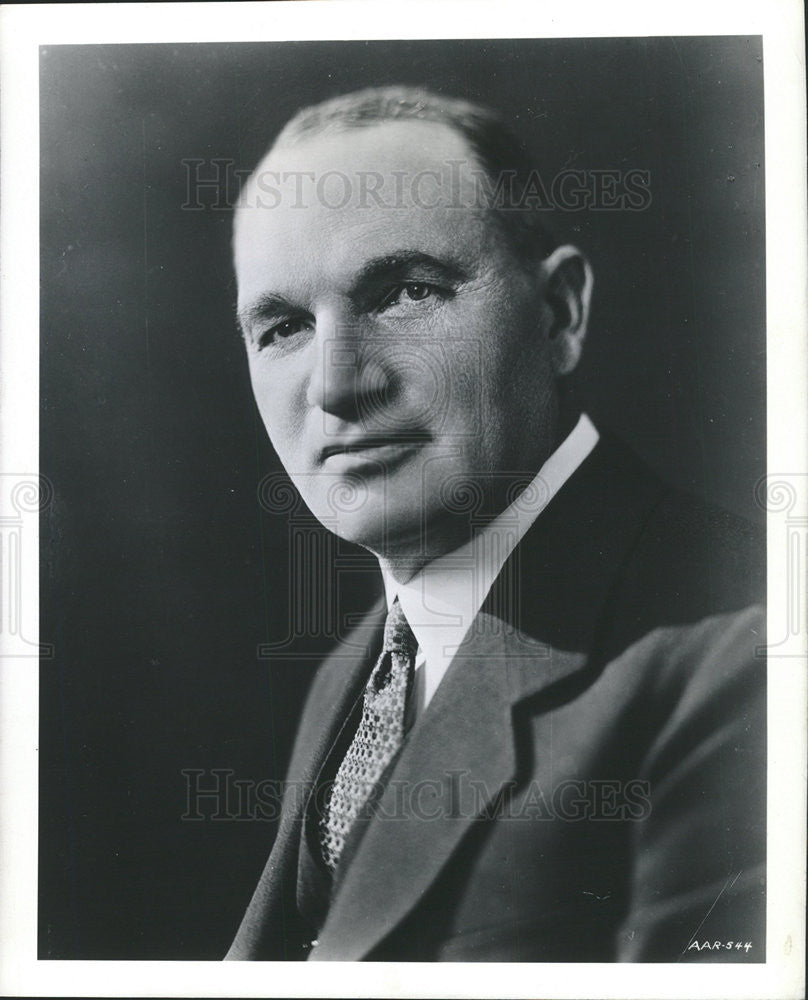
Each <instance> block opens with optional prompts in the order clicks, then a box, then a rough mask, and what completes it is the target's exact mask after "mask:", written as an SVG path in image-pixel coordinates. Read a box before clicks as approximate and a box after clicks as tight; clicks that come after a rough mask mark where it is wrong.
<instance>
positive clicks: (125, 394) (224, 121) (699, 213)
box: [40, 37, 765, 959]
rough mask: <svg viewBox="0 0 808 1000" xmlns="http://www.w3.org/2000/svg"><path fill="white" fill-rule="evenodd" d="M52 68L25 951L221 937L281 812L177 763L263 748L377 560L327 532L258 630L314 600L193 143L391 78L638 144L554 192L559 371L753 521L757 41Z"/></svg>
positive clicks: (288, 728) (181, 52) (270, 764)
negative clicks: (564, 306) (272, 504)
mask: <svg viewBox="0 0 808 1000" xmlns="http://www.w3.org/2000/svg"><path fill="white" fill-rule="evenodd" d="M41 67H42V71H41V108H42V119H41V155H42V174H41V180H42V186H41V192H42V194H41V238H42V275H41V276H42V318H41V379H42V380H41V398H42V419H41V469H42V472H43V474H44V475H46V476H48V477H49V479H50V480H51V481H52V484H53V488H54V499H53V502H52V503H51V505H50V506H49V507H48V509H47V510H46V511H45V512H44V515H43V525H42V538H41V548H42V559H43V567H42V588H41V590H42V593H41V616H42V621H41V635H42V639H43V641H48V642H52V643H54V644H55V651H56V652H55V656H54V657H53V659H51V660H49V661H46V662H44V663H43V667H42V686H41V692H42V693H41V743H40V753H41V777H40V795H41V798H40V824H41V841H40V928H41V934H40V955H41V957H43V958H96V959H105V958H108V959H113V958H115V959H123V958H150V959H172V958H188V959H192V958H193V959H196V958H212V959H216V958H220V957H221V956H222V955H223V953H224V952H225V950H226V949H227V946H228V945H229V942H230V940H231V938H232V936H233V934H234V932H235V929H236V927H237V925H238V922H239V920H240V917H241V915H242V913H243V910H244V908H245V906H246V903H247V901H248V899H249V896H250V895H251V893H252V890H253V888H254V886H255V884H256V881H257V878H258V875H259V872H260V870H261V868H262V866H263V863H264V861H265V859H266V856H267V854H268V851H269V848H270V845H271V843H272V839H273V835H274V823H273V822H272V821H271V820H253V821H249V820H245V819H242V820H241V821H239V820H235V819H231V820H227V819H224V820H222V819H220V820H216V819H213V818H210V814H211V813H212V812H213V811H214V804H213V803H211V802H210V801H206V802H203V803H201V804H200V809H201V811H202V812H203V813H207V814H208V818H206V819H202V820H200V821H197V822H192V821H188V820H183V819H182V816H183V814H184V813H185V811H186V787H187V778H186V777H185V776H184V775H183V773H182V772H183V770H187V769H199V770H204V771H206V772H208V771H210V769H214V768H219V769H228V770H230V771H232V772H233V774H232V778H234V779H236V780H245V781H248V780H255V781H257V780H261V779H266V778H280V777H282V775H283V773H284V768H285V765H286V761H287V758H288V752H289V745H290V741H291V738H292V736H293V733H294V728H295V721H296V717H297V713H298V711H299V707H300V704H301V700H302V698H303V696H304V694H305V690H306V686H307V684H308V682H309V680H310V678H311V675H312V671H313V670H314V668H315V665H316V656H317V655H318V654H319V652H321V651H322V650H323V648H324V647H325V646H327V645H328V644H329V642H330V640H329V638H328V635H327V633H328V631H329V628H331V629H332V631H333V627H336V628H337V629H338V630H339V629H341V628H342V627H343V625H344V620H345V618H346V616H347V615H349V614H350V613H351V612H353V611H356V609H358V608H361V607H362V606H364V605H365V604H366V603H367V602H368V601H369V599H370V597H371V594H372V592H373V591H374V589H375V588H376V586H377V585H378V581H377V579H376V575H375V573H374V572H373V571H372V570H368V569H367V567H368V566H369V563H368V559H367V557H362V556H361V555H358V554H357V552H356V550H352V549H350V548H349V547H348V546H342V545H340V546H339V547H338V550H339V551H338V553H337V560H338V561H339V560H341V561H342V563H343V565H344V564H345V563H346V562H347V564H348V566H349V569H351V570H353V569H354V568H356V569H357V570H358V572H350V573H349V574H348V576H347V580H348V584H347V585H345V586H342V587H341V590H340V596H339V604H338V605H337V606H336V608H335V610H334V615H333V617H334V621H332V622H331V623H330V625H329V624H328V623H323V622H322V621H320V622H317V621H315V622H313V623H312V622H308V623H302V627H301V628H300V629H298V631H301V632H302V633H303V635H302V636H301V637H299V638H298V639H297V640H296V641H295V643H294V645H293V646H292V647H291V648H287V649H284V648H282V649H281V650H280V651H278V652H275V653H274V654H273V655H272V656H271V657H270V658H269V659H266V658H261V657H260V656H259V655H258V653H257V649H258V646H259V644H261V643H266V642H274V643H281V644H282V643H283V640H285V638H286V637H287V634H289V632H290V620H291V619H293V618H294V612H295V609H299V608H301V607H308V606H309V604H308V603H307V602H303V603H301V599H300V598H298V597H295V595H294V593H292V587H291V586H290V579H291V577H290V559H289V556H288V553H289V549H290V532H292V531H294V530H295V529H296V527H298V526H299V525H300V524H301V523H302V524H303V526H304V528H305V530H306V531H309V530H310V528H311V525H310V522H308V521H307V520H306V517H305V515H303V514H300V513H299V512H298V511H295V513H294V516H293V517H290V516H288V515H286V514H278V513H275V514H273V513H270V512H267V511H266V510H265V509H264V508H263V507H262V506H261V504H260V503H259V501H258V485H259V483H260V481H261V480H262V477H264V476H265V475H266V474H268V473H272V472H278V471H279V466H278V463H277V460H276V459H275V457H274V455H273V454H272V452H271V449H270V448H269V445H268V443H267V442H266V440H265V434H264V430H263V427H262V425H261V423H260V420H259V419H258V417H257V414H256V411H255V408H254V405H253V402H252V399H251V395H250V389H249V382H248V377H247V370H246V362H245V359H244V358H243V357H242V348H241V344H240V341H239V338H238V335H237V333H236V331H235V326H234V323H233V319H232V304H233V299H234V287H233V281H232V277H231V270H230V261H229V237H230V224H231V213H230V211H228V210H217V209H215V208H214V207H213V205H214V203H215V202H217V200H218V201H220V203H223V202H224V201H226V200H227V197H228V194H229V193H228V192H226V191H224V190H222V191H221V192H220V196H219V197H218V198H217V193H216V192H214V191H208V192H207V193H205V194H203V195H201V196H200V197H201V200H202V202H203V203H204V204H205V205H206V206H207V207H206V208H205V209H204V210H202V211H190V210H187V209H183V205H184V204H185V203H186V202H187V195H186V181H187V168H186V167H185V166H184V165H183V161H184V160H188V159H193V158H196V159H203V160H205V161H210V160H211V159H212V158H218V159H221V160H225V161H230V162H231V163H232V164H234V165H235V167H237V168H239V169H241V168H251V167H253V166H255V164H256V162H257V160H258V159H259V158H260V156H261V154H262V152H263V151H264V149H265V148H266V146H267V145H268V143H269V140H270V139H271V137H272V135H273V133H274V132H275V131H276V130H277V129H278V128H279V126H280V125H281V124H283V122H284V121H285V120H286V119H287V118H288V117H289V116H290V115H291V114H292V113H293V112H294V111H295V110H296V109H297V108H298V107H300V106H301V105H303V104H305V103H309V102H311V101H315V100H319V99H321V98H324V97H326V96H330V95H332V94H334V93H339V92H343V91H347V90H350V89H354V88H356V87H359V86H365V85H370V84H381V83H396V82H403V83H412V84H425V85H427V86H429V87H430V88H432V89H433V90H436V91H440V92H446V93H450V94H454V95H458V96H465V97H469V98H471V99H472V100H478V101H481V102H483V103H486V104H489V105H491V106H494V107H498V108H501V109H502V110H504V111H505V112H506V113H507V114H508V115H509V116H510V117H511V120H512V121H513V124H514V126H515V128H516V129H517V130H518V131H519V132H520V133H521V134H522V136H523V137H524V139H525V141H526V142H527V143H528V144H529V145H530V146H531V147H532V148H533V149H534V150H535V152H536V154H537V165H538V166H539V168H540V170H541V173H542V176H543V177H546V178H551V177H552V176H553V175H554V174H555V173H556V172H557V171H558V170H560V169H563V168H564V167H574V168H576V169H583V170H588V169H622V170H627V169H632V168H638V169H644V170H649V171H650V189H651V195H652V201H651V204H650V206H649V207H648V208H647V209H646V210H645V211H642V212H627V211H620V212H594V211H582V212H578V213H573V214H565V213H561V212H557V213H555V214H554V217H553V218H552V219H551V220H549V221H550V223H551V225H552V226H553V227H554V228H555V230H556V232H557V233H558V234H559V235H561V236H563V237H565V238H566V239H568V240H569V241H570V242H576V243H577V244H579V245H580V246H581V248H582V249H583V250H584V251H585V252H586V253H587V254H588V255H589V257H590V259H591V261H592V263H593V267H594V271H595V276H596V283H595V299H594V313H593V317H592V324H591V327H590V338H589V342H588V345H587V350H586V353H585V361H584V363H583V365H582V368H581V371H580V372H579V373H578V374H576V375H575V376H574V378H575V389H576V392H578V393H579V394H580V396H581V398H582V399H584V400H585V402H586V405H587V408H588V410H589V412H590V413H591V414H592V415H593V416H594V418H595V420H596V423H598V424H600V425H603V426H610V427H611V428H612V429H614V430H615V431H617V432H618V433H619V434H621V435H622V436H623V437H624V438H625V439H626V440H627V441H628V442H629V443H630V444H632V445H633V446H634V448H635V449H636V450H637V451H638V452H639V453H640V454H641V455H642V456H644V457H645V458H646V459H647V460H648V461H649V463H650V464H651V465H652V466H654V467H655V468H656V469H657V470H658V471H659V472H660V473H662V474H663V475H664V476H666V477H667V478H668V479H670V480H672V481H673V482H675V483H677V484H679V485H681V486H684V487H686V488H688V489H690V490H693V491H695V492H697V493H699V494H701V495H702V496H705V497H707V498H709V499H712V500H714V501H716V502H718V503H720V504H722V505H724V506H726V507H728V508H731V509H733V510H735V511H737V512H739V513H741V514H743V515H745V516H747V517H749V518H754V519H758V518H759V516H760V515H759V512H758V511H757V509H756V507H755V504H754V499H753V489H754V485H755V483H756V481H757V480H758V478H759V477H760V476H761V475H762V474H763V472H764V468H765V465H764V462H765V445H764V442H765V423H764V389H765V384H764V377H765V356H764V349H765V330H764V318H765V296H764V186H763V95H762V64H761V45H760V41H759V39H757V38H755V39H748V38H739V37H733V38H680V39H664V38H663V39H642V38H637V39H628V40H621V39H606V40H560V41H544V40H541V41H495V42H486V41H482V42H467V41H455V42H422V41H419V42H370V43H362V42H352V43H277V44H228V45H207V44H206V45H190V44H189V45H138V46H126V45H115V46H113V45H104V46H79V47H76V46H65V47H50V48H46V49H43V50H42V62H41ZM202 169H203V173H205V172H207V175H208V176H209V175H210V173H211V172H212V170H213V167H212V166H210V165H208V166H206V167H204V168H202ZM230 193H232V192H230ZM300 518H302V521H301V520H300ZM329 537H330V536H329ZM319 538H320V541H321V542H322V543H323V544H325V543H326V538H325V536H323V535H321V536H319ZM333 547H334V546H333V545H332V548H333ZM336 572H337V571H336V570H335V574H336ZM345 578H346V574H345V573H344V572H343V573H341V575H340V580H341V581H343V583H344V581H345ZM310 606H312V607H316V606H317V601H316V600H314V601H312V602H311V605H310ZM290 616H291V618H290ZM293 654H296V655H293ZM202 780H203V781H205V782H207V783H208V784H210V783H212V782H213V780H214V778H213V776H212V775H209V774H207V775H206V776H205V777H204V778H203V779H202ZM230 808H231V810H235V809H236V805H234V803H233V802H232V801H231V804H230Z"/></svg>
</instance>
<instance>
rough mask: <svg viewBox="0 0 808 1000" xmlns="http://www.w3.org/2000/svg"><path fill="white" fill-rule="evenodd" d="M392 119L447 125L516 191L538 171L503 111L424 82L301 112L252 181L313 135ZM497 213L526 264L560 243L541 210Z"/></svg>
mask: <svg viewBox="0 0 808 1000" xmlns="http://www.w3.org/2000/svg"><path fill="white" fill-rule="evenodd" d="M390 122H425V123H427V124H436V125H443V126H444V127H445V128H448V129H449V130H450V131H451V132H452V133H453V134H454V135H456V136H458V137H459V138H460V139H461V140H462V141H463V144H464V146H465V147H466V151H467V153H468V154H469V157H470V159H471V160H472V161H473V162H474V164H475V166H476V167H477V168H478V169H479V170H481V171H482V172H483V173H484V174H486V175H487V176H488V177H489V178H490V179H491V180H493V181H494V182H495V183H496V181H497V179H498V177H499V176H500V175H502V174H503V173H504V172H511V173H513V174H514V175H515V177H516V178H517V193H518V186H519V185H524V183H525V178H526V177H528V176H529V175H530V173H531V171H532V170H533V162H532V158H531V157H530V156H529V155H528V153H527V151H526V150H525V148H524V147H523V146H522V144H521V142H520V141H519V140H518V139H517V138H516V136H515V135H514V133H513V132H512V131H511V129H510V128H509V127H508V124H507V123H506V122H505V120H504V118H503V116H502V115H501V114H499V113H498V112H496V111H493V110H491V109H489V108H487V107H484V106H483V105H479V104H474V103H472V102H471V101H467V100H465V99H463V98H458V97H451V96H447V95H443V94H436V93H433V92H432V91H429V90H427V89H425V88H421V87H407V86H387V87H367V88H364V89H362V90H355V91H351V92H348V93H345V94H340V95H338V96H336V97H331V98H328V99H327V100H325V101H321V102H319V103H317V104H312V105H308V106H307V107H304V108H302V109H300V110H299V111H297V112H296V113H295V114H294V115H293V116H292V117H291V118H290V119H289V120H288V121H287V122H286V124H285V125H284V126H283V128H282V129H281V130H280V132H279V133H278V134H277V135H276V137H275V138H274V140H273V141H272V143H271V144H270V146H269V148H268V149H267V151H266V152H265V153H264V155H263V156H262V157H261V160H260V162H259V164H258V166H256V168H255V170H254V171H253V172H252V174H251V175H250V180H252V178H253V177H254V176H255V174H256V173H257V172H258V171H259V169H260V168H261V167H262V166H265V165H266V163H267V162H268V160H269V158H270V157H271V156H272V155H273V154H275V153H277V152H279V151H283V150H284V149H294V148H295V147H297V146H299V145H301V144H303V143H305V141H306V140H307V139H308V138H315V137H319V136H322V137H327V136H328V135H338V134H344V133H346V132H349V131H352V130H359V129H364V128H372V127H378V126H381V125H384V124H387V123H390ZM248 183H249V182H248ZM494 214H495V215H496V216H497V218H498V220H499V223H500V226H501V228H502V229H503V230H504V232H505V233H506V235H507V236H508V238H509V239H510V240H511V242H512V243H513V245H514V249H515V250H516V253H517V257H518V258H519V259H521V260H524V261H525V262H526V263H527V262H529V261H531V260H536V259H540V258H542V257H545V256H546V255H547V254H549V253H550V252H551V251H552V250H553V249H554V248H555V246H557V245H558V241H557V240H555V239H554V238H553V237H552V236H551V234H550V233H549V232H548V230H547V228H546V226H545V224H544V220H543V219H542V218H541V217H540V216H539V215H538V214H534V213H531V212H530V211H520V210H516V211H512V210H510V206H505V207H504V209H502V208H500V207H495V209H494Z"/></svg>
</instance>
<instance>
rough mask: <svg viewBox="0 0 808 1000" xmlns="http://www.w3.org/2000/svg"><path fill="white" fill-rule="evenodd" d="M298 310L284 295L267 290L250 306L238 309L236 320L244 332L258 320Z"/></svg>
mask: <svg viewBox="0 0 808 1000" xmlns="http://www.w3.org/2000/svg"><path fill="white" fill-rule="evenodd" d="M297 311H298V310H296V309H295V307H294V306H293V305H292V304H291V302H289V300H288V299H285V298H284V297H283V296H282V295H275V294H274V293H273V292H265V293H264V294H263V295H259V296H258V297H257V298H256V299H254V300H253V301H252V302H251V303H250V304H249V305H248V306H245V307H244V308H243V309H239V310H238V312H237V313H236V322H237V323H238V325H239V328H240V329H241V332H242V334H243V333H245V331H247V330H249V328H250V327H251V326H252V324H253V323H254V322H255V321H256V320H259V319H271V318H272V317H274V316H282V315H286V314H288V313H290V312H297Z"/></svg>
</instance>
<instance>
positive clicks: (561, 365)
mask: <svg viewBox="0 0 808 1000" xmlns="http://www.w3.org/2000/svg"><path fill="white" fill-rule="evenodd" d="M541 268H542V277H543V286H544V298H545V302H546V303H547V306H548V308H549V310H550V312H551V314H552V319H551V321H550V328H549V330H548V336H549V338H550V349H551V352H552V357H553V365H554V367H555V372H556V375H568V374H569V373H570V372H571V371H572V370H573V369H574V368H575V366H576V365H577V364H578V361H579V360H580V358H581V352H582V351H583V348H584V340H585V339H586V329H587V324H588V323H589V303H590V300H591V298H592V280H593V279H592V268H591V267H590V266H589V261H588V260H587V259H586V257H584V255H583V254H582V253H581V251H580V250H578V249H576V247H573V246H561V247H557V248H556V249H555V250H554V251H553V252H552V253H551V254H550V256H549V257H546V258H545V259H544V260H543V261H542V263H541Z"/></svg>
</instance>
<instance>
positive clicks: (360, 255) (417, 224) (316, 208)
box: [234, 121, 488, 292]
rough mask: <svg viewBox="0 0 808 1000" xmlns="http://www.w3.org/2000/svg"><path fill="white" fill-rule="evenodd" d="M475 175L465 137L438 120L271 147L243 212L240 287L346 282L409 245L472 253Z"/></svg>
mask: <svg viewBox="0 0 808 1000" xmlns="http://www.w3.org/2000/svg"><path fill="white" fill-rule="evenodd" d="M478 169H479V168H478V167H477V164H476V161H474V159H473V157H472V154H471V152H470V150H469V148H468V146H467V143H466V141H465V139H464V137H463V136H462V135H460V134H458V133H457V132H456V131H455V130H454V129H451V128H449V127H448V126H446V125H443V124H440V123H433V122H420V121H392V122H385V123H382V124H379V125H372V126H363V127H361V128H350V129H344V130H340V131H338V132H332V133H328V134H314V135H312V136H308V137H306V138H305V139H303V140H301V141H299V142H296V143H294V144H293V145H291V146H284V147H279V148H276V149H274V150H272V151H271V152H270V153H269V154H268V156H267V157H266V158H265V159H264V161H263V162H262V164H261V165H260V166H259V167H258V168H257V169H256V171H255V172H254V174H253V176H252V178H251V180H250V184H249V186H248V188H247V189H246V191H245V194H244V197H243V198H242V200H241V203H240V205H239V208H238V212H237V216H236V228H235V247H234V249H235V264H236V271H237V274H238V277H239V285H240V290H241V291H245V292H246V291H247V290H248V288H254V287H256V286H263V285H265V283H267V282H269V283H271V284H273V285H279V284H283V285H284V286H285V285H286V284H287V283H289V282H291V284H292V285H296V284H298V283H300V282H302V281H303V280H304V278H306V277H308V278H311V279H314V278H315V272H320V276H321V277H325V275H326V273H327V274H328V275H329V276H334V280H336V277H335V276H337V275H340V276H342V277H343V278H345V279H346V280H347V279H348V278H349V277H350V276H351V275H352V274H353V273H354V272H356V271H357V270H358V269H360V268H361V267H362V266H363V264H364V263H365V261H366V260H367V259H370V258H373V257H378V256H383V255H387V254H395V253H397V252H398V251H400V250H402V249H406V250H417V251H421V252H423V253H427V254H431V255H434V256H436V257H443V256H445V255H447V254H451V255H452V256H456V255H457V254H458V248H461V250H460V253H461V256H462V255H463V251H466V252H467V253H472V252H473V250H474V248H475V247H476V248H477V249H479V248H480V246H481V243H482V241H483V240H484V239H486V234H485V232H484V230H486V229H487V228H488V227H487V226H486V224H485V219H484V214H485V213H484V212H482V211H481V210H480V209H479V206H478V205H477V204H476V202H475V198H476V191H475V189H474V187H473V183H472V181H471V180H470V177H471V172H472V171H474V170H478ZM295 276H297V277H295ZM277 290H280V288H278V289H277Z"/></svg>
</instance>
